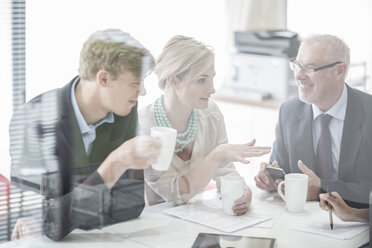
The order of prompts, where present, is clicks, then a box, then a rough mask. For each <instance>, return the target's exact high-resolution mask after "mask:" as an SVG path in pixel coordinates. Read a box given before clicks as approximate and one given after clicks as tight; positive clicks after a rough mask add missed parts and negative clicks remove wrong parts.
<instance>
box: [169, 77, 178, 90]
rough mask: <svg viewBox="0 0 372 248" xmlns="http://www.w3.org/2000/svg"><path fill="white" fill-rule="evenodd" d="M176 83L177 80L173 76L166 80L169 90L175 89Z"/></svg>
mask: <svg viewBox="0 0 372 248" xmlns="http://www.w3.org/2000/svg"><path fill="white" fill-rule="evenodd" d="M177 83H178V79H177V78H176V77H175V76H169V77H168V78H167V84H168V85H169V86H170V87H171V88H176V87H177Z"/></svg>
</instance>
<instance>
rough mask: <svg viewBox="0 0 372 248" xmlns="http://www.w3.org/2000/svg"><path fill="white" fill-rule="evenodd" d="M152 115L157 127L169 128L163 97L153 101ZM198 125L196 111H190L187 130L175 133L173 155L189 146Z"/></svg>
mask: <svg viewBox="0 0 372 248" xmlns="http://www.w3.org/2000/svg"><path fill="white" fill-rule="evenodd" d="M154 113H155V120H156V123H157V124H158V126H159V127H170V128H172V125H171V123H170V121H169V120H168V117H167V114H166V113H165V109H164V96H163V95H162V96H161V97H160V98H158V99H157V100H156V101H155V104H154ZM197 123H198V115H197V114H196V111H195V110H194V109H193V110H192V111H191V115H190V118H189V123H188V125H187V129H186V130H185V132H183V133H177V139H176V147H177V148H176V149H175V150H174V152H175V153H179V152H182V151H183V149H184V148H185V147H186V146H187V144H189V143H190V142H191V141H193V140H194V138H195V134H196V129H197Z"/></svg>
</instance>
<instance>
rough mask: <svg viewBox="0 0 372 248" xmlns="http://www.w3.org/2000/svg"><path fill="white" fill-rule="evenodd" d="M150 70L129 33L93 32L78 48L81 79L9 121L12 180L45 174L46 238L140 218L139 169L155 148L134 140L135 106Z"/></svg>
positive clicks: (154, 143) (32, 103) (37, 100)
mask: <svg viewBox="0 0 372 248" xmlns="http://www.w3.org/2000/svg"><path fill="white" fill-rule="evenodd" d="M153 65H154V59H153V56H152V55H151V54H150V52H149V51H148V50H147V49H146V48H144V47H143V46H142V45H141V44H140V43H139V42H138V41H137V40H135V39H134V38H133V37H131V36H130V35H129V34H127V33H125V32H122V31H120V30H116V29H109V30H105V31H98V32H95V33H93V34H92V35H91V36H90V37H89V38H88V40H87V41H86V42H85V43H84V45H83V48H82V51H81V54H80V66H79V76H77V77H75V78H74V79H72V81H71V82H70V83H68V84H67V85H66V86H64V87H63V88H61V89H56V90H53V91H49V92H46V93H44V94H42V95H40V96H38V97H36V98H34V99H33V100H31V101H30V102H28V103H27V104H25V105H24V106H22V107H21V108H20V109H18V110H17V111H16V113H15V114H14V116H13V119H12V122H11V125H10V137H11V141H10V143H11V148H10V152H11V156H12V179H14V181H18V182H19V183H20V184H22V182H25V181H27V175H25V174H27V173H25V171H28V173H29V174H30V171H31V172H35V171H39V172H43V175H39V176H38V178H39V183H40V190H41V191H42V192H43V195H44V196H45V197H46V201H45V202H44V203H43V206H44V207H45V208H44V209H43V210H44V211H43V230H44V233H45V234H46V235H47V236H48V237H50V238H51V239H53V240H60V239H62V238H63V237H65V236H66V235H67V234H68V233H70V232H71V231H72V230H73V229H75V228H83V229H91V228H97V227H102V226H104V225H107V224H113V223H117V222H121V221H125V220H128V219H132V218H136V217H138V216H139V215H140V214H141V212H142V210H143V208H144V184H143V169H144V168H147V167H148V166H149V165H150V164H151V163H154V162H155V161H156V157H157V155H158V153H159V148H160V144H159V141H158V140H157V139H155V138H152V137H149V136H147V137H137V138H135V136H136V129H137V99H138V97H139V95H143V94H144V93H145V91H144V88H143V80H144V77H145V76H146V75H147V73H148V72H150V71H151V70H152V67H153ZM139 140H140V142H139ZM17 230H19V229H17V227H16V230H15V235H17Z"/></svg>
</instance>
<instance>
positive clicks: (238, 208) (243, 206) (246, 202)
mask: <svg viewBox="0 0 372 248" xmlns="http://www.w3.org/2000/svg"><path fill="white" fill-rule="evenodd" d="M251 201H252V191H251V190H250V189H249V188H245V189H244V195H243V196H242V197H241V198H239V199H238V200H236V201H235V203H234V206H233V211H234V213H236V214H237V215H243V214H245V213H246V212H247V211H248V209H249V206H250V205H251Z"/></svg>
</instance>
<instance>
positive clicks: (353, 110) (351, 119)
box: [338, 86, 364, 179]
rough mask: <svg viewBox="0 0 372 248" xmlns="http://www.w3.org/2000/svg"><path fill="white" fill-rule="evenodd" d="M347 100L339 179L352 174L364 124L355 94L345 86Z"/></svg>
mask: <svg viewBox="0 0 372 248" xmlns="http://www.w3.org/2000/svg"><path fill="white" fill-rule="evenodd" d="M347 88H348V89H347V90H348V100H347V107H346V115H345V121H344V128H343V131H342V141H341V149H340V160H339V171H338V175H339V178H340V179H342V178H341V176H347V175H350V174H353V170H354V166H353V165H354V164H355V161H357V155H358V151H359V147H360V144H361V141H362V131H361V126H362V124H363V122H364V116H363V112H362V106H361V104H360V101H359V99H358V96H357V94H356V92H355V91H354V90H353V89H352V88H350V87H349V86H347Z"/></svg>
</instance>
